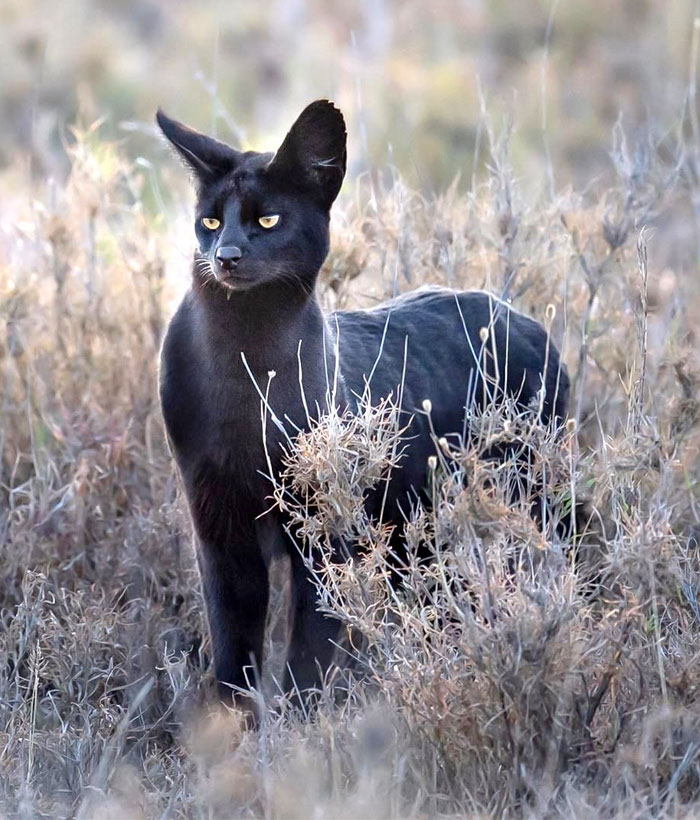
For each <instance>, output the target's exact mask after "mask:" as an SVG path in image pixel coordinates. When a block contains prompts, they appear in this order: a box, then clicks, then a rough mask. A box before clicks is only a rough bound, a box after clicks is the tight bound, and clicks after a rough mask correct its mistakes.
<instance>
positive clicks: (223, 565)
mask: <svg viewBox="0 0 700 820" xmlns="http://www.w3.org/2000/svg"><path fill="white" fill-rule="evenodd" d="M158 123H159V125H160V127H161V129H162V130H163V133H164V134H165V136H166V137H167V138H168V139H169V140H170V142H171V143H172V144H173V145H174V147H175V148H176V149H177V151H178V152H179V153H180V154H181V156H182V158H183V159H184V161H185V162H186V163H187V165H188V166H189V167H190V168H191V170H192V171H193V173H194V176H195V183H196V186H197V192H198V196H197V213H196V222H195V232H196V235H197V239H198V242H199V250H198V251H197V252H196V253H195V262H194V266H193V282H192V287H191V289H190V291H189V292H188V293H187V295H186V296H185V298H184V300H183V302H182V304H181V305H180V307H179V309H178V311H177V313H176V314H175V316H174V317H173V319H172V321H171V323H170V327H169V328H168V332H167V335H166V337H165V341H164V343H163V349H162V354H161V371H160V392H161V402H162V408H163V417H164V419H165V424H166V428H167V432H168V437H169V440H170V443H171V446H172V450H173V452H174V455H175V458H176V461H177V464H178V467H179V470H180V473H181V476H182V481H183V484H184V488H185V492H186V495H187V499H188V503H189V506H190V510H191V513H192V519H193V522H194V528H195V533H196V540H197V552H198V560H199V566H200V570H201V575H202V583H203V587H204V597H205V600H206V605H207V612H208V620H209V625H210V629H211V635H212V643H213V650H214V662H215V669H216V676H217V678H218V680H219V681H220V684H221V691H222V695H223V696H224V697H226V698H229V699H230V697H231V687H241V688H246V686H247V685H248V684H250V683H253V682H254V680H253V678H252V675H251V674H250V671H251V669H252V668H254V667H257V668H258V669H259V667H260V665H261V661H262V640H263V630H264V626H265V617H266V611H267V604H268V573H267V569H268V566H269V562H270V560H271V558H272V557H273V556H274V555H275V554H279V553H280V552H282V551H285V552H287V553H288V554H289V556H290V558H291V565H292V578H293V611H292V613H291V614H292V618H293V626H292V637H291V643H290V647H289V652H288V675H287V680H286V681H285V686H286V687H287V688H291V687H292V683H294V684H296V686H297V687H298V688H299V689H301V690H304V689H307V688H310V687H313V686H314V685H315V684H317V683H318V681H319V669H320V670H323V669H325V668H327V666H328V665H329V663H330V661H331V656H332V650H333V647H332V644H331V641H332V640H333V638H334V637H335V635H336V632H337V626H336V624H335V623H334V622H333V621H332V620H331V619H329V618H326V617H324V616H323V615H321V614H319V613H318V612H317V610H316V595H315V589H314V587H313V584H312V583H311V581H310V579H309V578H308V575H307V571H306V569H305V567H304V564H303V562H302V560H301V558H300V555H299V553H298V551H297V549H296V548H295V546H294V544H293V543H292V541H291V539H290V537H289V535H288V534H287V533H286V532H285V529H284V521H283V520H282V519H281V518H280V516H279V515H278V514H274V513H273V514H268V515H266V516H263V517H258V516H260V514H261V513H263V512H264V511H265V510H266V509H267V508H268V507H269V500H268V499H269V495H270V490H271V487H270V484H269V481H268V480H267V479H266V478H264V477H263V474H266V473H267V462H266V453H265V448H264V447H263V441H262V422H261V398H260V392H259V391H260V390H261V391H263V392H265V391H266V389H267V387H268V379H269V377H268V374H269V372H270V371H275V376H274V378H272V379H271V381H270V382H269V405H270V409H271V410H272V412H273V413H274V414H275V415H276V417H277V419H278V420H283V421H282V422H281V423H282V424H284V425H286V429H287V430H288V431H289V432H290V433H291V432H292V431H293V429H294V428H293V426H292V425H291V424H289V423H288V422H286V421H284V420H285V419H289V420H291V422H293V424H294V425H297V426H298V427H299V428H303V427H305V426H306V423H307V422H306V411H305V408H304V403H303V401H302V395H301V391H300V386H299V363H298V349H299V345H300V344H301V353H300V357H301V365H302V372H303V389H304V393H305V397H306V402H307V404H308V406H309V407H310V408H316V407H318V408H319V409H320V410H321V411H323V409H324V408H326V407H327V404H326V401H327V397H328V395H329V394H328V390H327V388H328V378H329V374H331V378H332V374H333V370H334V350H335V349H336V334H338V333H339V339H338V340H337V348H338V350H339V359H340V361H339V372H340V379H339V382H338V389H337V393H336V400H337V402H338V404H339V405H346V404H348V403H349V404H350V405H351V406H352V403H353V402H354V400H355V399H354V395H356V394H362V392H363V390H364V387H365V383H366V380H367V378H368V377H369V376H370V374H372V375H371V393H372V396H373V398H374V399H375V400H376V399H379V398H380V397H382V396H385V395H387V394H388V393H390V392H392V391H393V392H394V395H397V386H398V385H399V383H400V382H401V380H402V372H403V369H404V359H405V371H406V372H405V386H404V392H403V404H402V407H403V409H404V410H405V411H406V414H407V417H408V414H411V413H415V415H414V420H413V422H412V424H411V427H410V430H409V431H408V434H407V435H408V437H409V438H407V453H406V456H405V457H404V459H403V460H402V462H401V463H402V466H401V469H398V470H396V471H394V473H393V478H392V481H391V485H390V492H389V494H388V499H387V505H386V508H385V515H386V518H387V520H390V521H392V522H394V523H396V524H398V525H399V528H400V526H401V523H402V520H403V519H402V514H401V508H402V507H403V508H404V509H406V508H407V506H408V504H407V501H408V498H409V494H410V493H412V492H413V493H414V494H415V492H416V491H420V489H421V487H422V485H423V483H424V480H425V476H426V462H427V458H428V456H429V455H430V454H431V453H433V452H434V445H433V443H432V441H431V439H430V436H429V431H428V422H427V416H426V414H425V413H422V412H420V409H421V404H422V402H423V400H424V399H426V398H429V399H430V400H431V403H432V413H431V416H432V423H433V425H434V427H435V431H436V433H437V435H438V436H440V435H448V434H453V433H460V432H462V429H463V424H464V419H465V405H466V404H469V403H480V402H482V401H483V400H484V398H485V396H484V384H485V382H488V379H485V378H484V377H483V374H484V371H486V375H487V376H489V377H490V379H491V380H493V379H495V378H496V377H497V376H498V375H500V381H499V382H498V386H497V387H492V388H490V390H491V392H496V393H498V392H501V393H506V394H510V395H513V396H516V397H517V398H518V400H519V402H520V404H522V405H523V406H526V405H528V404H529V403H530V402H531V401H533V400H534V399H535V398H536V396H537V394H538V391H539V390H540V387H541V385H542V381H543V380H544V385H545V394H544V403H543V416H544V418H545V420H549V419H551V418H552V417H556V418H563V416H564V415H565V411H566V406H567V401H568V392H569V383H568V377H567V374H566V370H565V368H564V367H563V365H561V364H560V362H559V355H558V352H557V350H556V349H555V347H554V345H550V346H549V348H548V345H547V334H546V332H545V330H544V329H543V328H542V327H541V326H540V325H539V324H538V323H537V322H535V321H533V320H532V319H529V318H527V317H526V316H523V315H522V314H520V313H518V312H516V311H514V310H512V309H510V308H509V307H508V306H507V305H506V304H504V303H503V302H501V301H499V300H498V299H496V298H494V297H491V296H489V295H487V294H486V293H481V292H471V293H460V292H457V291H452V290H447V289H445V288H430V289H426V290H421V291H418V292H415V293H412V294H409V295H406V296H401V297H399V298H398V299H395V300H393V301H391V302H388V303H386V304H384V305H381V306H380V307H378V308H375V309H373V310H367V311H340V312H338V313H336V314H334V315H332V316H330V317H325V316H324V315H323V313H322V312H321V309H320V307H319V304H318V301H317V299H316V296H315V292H314V288H315V282H316V277H317V274H318V271H319V268H320V267H321V264H322V263H323V260H324V259H325V257H326V254H327V252H328V243H329V232H328V223H329V210H330V207H331V205H332V203H333V201H334V199H335V198H336V196H337V194H338V191H339V189H340V185H341V183H342V179H343V176H344V173H345V164H346V153H345V125H344V122H343V117H342V114H341V113H340V112H339V111H338V110H337V109H336V108H334V106H333V105H332V104H331V103H329V102H327V101H324V100H319V101H317V102H315V103H312V104H311V105H310V106H308V107H307V108H306V109H305V110H304V112H303V113H302V114H301V116H300V117H299V119H298V120H297V121H296V123H295V124H294V126H293V127H292V129H291V130H290V132H289V134H288V135H287V137H286V138H285V140H284V142H283V144H282V147H281V148H280V149H279V151H278V152H277V153H276V154H274V155H272V154H259V153H255V152H246V153H241V152H238V151H235V150H234V149H232V148H230V147H228V146H226V145H224V144H223V143H220V142H217V141H215V140H212V139H210V138H209V137H205V136H204V135H201V134H198V133H197V132H195V131H192V130H190V129H188V128H185V127H184V126H182V125H180V124H179V123H176V122H175V121H173V120H171V119H169V118H168V117H166V116H165V115H164V114H163V113H162V112H160V111H159V112H158ZM269 214H277V215H279V217H280V219H279V223H278V224H277V225H276V226H275V227H274V228H271V229H269V230H266V229H264V228H262V227H260V225H259V223H258V218H259V217H261V216H265V215H269ZM203 217H214V218H216V219H218V220H219V221H220V223H221V225H220V227H219V228H218V230H214V231H211V230H208V229H207V228H205V227H204V226H203V224H202V221H201V220H202V218H203ZM231 247H234V248H235V249H236V251H237V252H238V253H237V255H240V259H239V261H238V262H237V264H236V265H235V267H233V269H231V267H230V266H228V267H224V266H222V265H221V264H219V262H218V261H217V259H216V251H217V249H219V248H231ZM482 328H488V330H489V337H488V339H487V341H486V344H484V342H483V339H482V338H481V336H480V331H481V329H482ZM485 348H486V351H485V350H484V349H485ZM494 348H495V350H496V352H497V360H498V366H497V367H496V366H495V365H494V362H493V356H492V355H491V351H492V350H493V349H494ZM380 350H381V355H380ZM506 351H507V352H506ZM405 353H406V355H405ZM545 361H546V363H547V366H546V373H545ZM479 368H481V375H479ZM543 374H544V377H543ZM251 375H252V378H251ZM254 380H255V383H254ZM256 385H257V386H256ZM487 392H489V391H488V390H487ZM416 411H418V412H416ZM266 429H267V452H268V454H269V456H270V458H271V460H272V465H273V469H276V468H278V467H279V464H280V457H281V450H280V444H281V442H282V441H283V433H282V431H280V429H279V426H278V425H277V424H275V423H273V420H271V419H270V418H268V420H267V427H266ZM368 505H369V508H370V511H371V512H376V509H375V506H376V501H375V499H373V498H372V497H370V498H369V499H368Z"/></svg>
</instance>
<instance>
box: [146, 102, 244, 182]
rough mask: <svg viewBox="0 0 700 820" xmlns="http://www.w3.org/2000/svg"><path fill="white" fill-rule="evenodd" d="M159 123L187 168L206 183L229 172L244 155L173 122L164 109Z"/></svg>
mask: <svg viewBox="0 0 700 820" xmlns="http://www.w3.org/2000/svg"><path fill="white" fill-rule="evenodd" d="M156 121H157V122H158V125H159V126H160V130H161V131H162V132H163V134H164V135H165V136H166V137H167V139H168V140H169V142H170V143H171V144H172V146H173V147H174V148H175V150H176V151H177V152H178V154H179V155H180V157H181V158H182V160H183V162H184V163H185V165H187V167H188V168H191V169H192V171H194V173H195V175H196V176H197V178H198V179H199V180H200V181H202V182H205V181H211V180H214V179H217V178H218V177H220V176H222V175H223V174H227V173H229V172H230V171H232V170H233V169H234V168H235V167H236V165H237V164H238V162H239V160H240V153H239V152H238V151H236V150H235V149H234V148H231V147H230V146H229V145H226V144H225V143H223V142H219V140H215V139H214V138H213V137H207V136H206V135H205V134H200V133H199V131H195V130H194V129H193V128H188V127H187V126H186V125H183V124H182V123H181V122H178V121H177V120H172V119H170V117H168V116H166V115H165V114H164V113H163V110H162V109H161V108H159V109H158V112H157V114H156Z"/></svg>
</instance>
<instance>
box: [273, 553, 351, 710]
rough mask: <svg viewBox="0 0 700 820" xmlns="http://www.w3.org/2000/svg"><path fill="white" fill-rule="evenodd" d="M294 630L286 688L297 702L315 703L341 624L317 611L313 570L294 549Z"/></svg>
mask: <svg viewBox="0 0 700 820" xmlns="http://www.w3.org/2000/svg"><path fill="white" fill-rule="evenodd" d="M291 576H292V600H291V620H292V631H291V639H290V642H289V649H288V653H287V666H286V673H285V681H284V688H285V691H287V692H293V693H294V694H295V696H297V697H295V699H298V696H299V695H301V698H302V700H306V701H308V700H313V692H314V691H315V690H318V689H319V688H320V686H321V684H322V682H323V676H324V675H325V673H326V672H327V670H328V668H329V667H330V666H331V663H332V661H333V657H334V654H335V649H336V646H335V644H336V641H337V639H338V634H339V630H340V623H339V621H337V620H336V619H335V618H333V617H330V616H329V615H327V614H326V613H324V612H320V611H319V609H318V605H319V600H318V592H317V589H316V584H315V583H314V580H313V577H312V573H311V570H310V569H309V568H308V567H307V565H306V563H305V561H304V559H303V558H302V556H301V554H300V553H299V552H298V551H297V550H295V549H292V550H291Z"/></svg>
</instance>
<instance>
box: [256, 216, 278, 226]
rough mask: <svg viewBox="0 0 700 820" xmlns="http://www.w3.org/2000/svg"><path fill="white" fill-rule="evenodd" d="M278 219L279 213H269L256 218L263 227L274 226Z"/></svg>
mask: <svg viewBox="0 0 700 820" xmlns="http://www.w3.org/2000/svg"><path fill="white" fill-rule="evenodd" d="M279 221H280V218H279V214H270V215H269V216H261V217H260V219H258V222H259V223H260V224H261V225H262V226H263V228H274V227H275V225H276V224H277V223H278V222H279Z"/></svg>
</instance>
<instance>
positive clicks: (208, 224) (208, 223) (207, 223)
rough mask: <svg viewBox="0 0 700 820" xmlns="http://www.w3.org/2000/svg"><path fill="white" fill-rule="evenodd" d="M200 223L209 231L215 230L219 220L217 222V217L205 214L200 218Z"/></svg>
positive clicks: (219, 223)
mask: <svg viewBox="0 0 700 820" xmlns="http://www.w3.org/2000/svg"><path fill="white" fill-rule="evenodd" d="M202 225H204V227H205V228H208V229H209V230H210V231H215V230H216V229H217V228H218V227H219V225H221V222H219V220H218V219H213V218H212V217H210V216H205V217H204V219H202Z"/></svg>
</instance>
